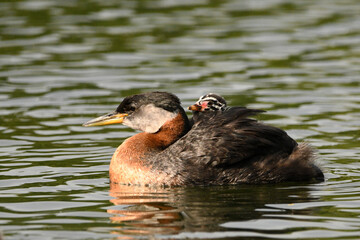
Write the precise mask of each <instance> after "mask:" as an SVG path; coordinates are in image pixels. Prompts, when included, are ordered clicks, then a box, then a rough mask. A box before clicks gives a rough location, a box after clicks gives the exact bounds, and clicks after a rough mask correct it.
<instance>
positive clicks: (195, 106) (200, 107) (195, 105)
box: [188, 103, 202, 112]
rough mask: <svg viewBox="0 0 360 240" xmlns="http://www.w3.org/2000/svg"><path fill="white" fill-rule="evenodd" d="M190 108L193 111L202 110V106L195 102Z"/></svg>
mask: <svg viewBox="0 0 360 240" xmlns="http://www.w3.org/2000/svg"><path fill="white" fill-rule="evenodd" d="M188 109H189V110H191V111H196V112H201V110H202V106H201V105H198V104H196V103H195V104H193V105H191V106H189V107H188Z"/></svg>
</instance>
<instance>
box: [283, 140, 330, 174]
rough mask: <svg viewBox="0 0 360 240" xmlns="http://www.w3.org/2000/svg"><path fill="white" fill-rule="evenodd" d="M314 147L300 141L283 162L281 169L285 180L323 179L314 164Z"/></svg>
mask: <svg viewBox="0 0 360 240" xmlns="http://www.w3.org/2000/svg"><path fill="white" fill-rule="evenodd" d="M315 156H316V154H315V152H314V149H313V148H312V147H311V146H310V145H309V144H306V143H300V144H299V145H298V146H297V147H296V148H295V149H294V151H293V152H292V153H291V154H290V156H289V157H288V159H286V161H285V162H284V168H283V171H284V172H285V173H286V174H285V177H286V178H287V179H286V180H287V181H309V180H315V181H324V174H323V172H322V171H321V170H320V168H319V167H317V166H316V165H315Z"/></svg>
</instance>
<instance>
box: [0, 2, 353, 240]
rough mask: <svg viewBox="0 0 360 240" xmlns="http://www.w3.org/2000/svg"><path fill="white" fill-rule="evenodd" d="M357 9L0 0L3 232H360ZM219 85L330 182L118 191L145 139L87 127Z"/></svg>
mask: <svg viewBox="0 0 360 240" xmlns="http://www.w3.org/2000/svg"><path fill="white" fill-rule="evenodd" d="M359 13H360V4H359V3H358V1H356V0H345V1H344V0H319V1H285V0H266V1H265V0H263V1H252V0H246V1H236V0H228V1H226V0H225V1H211V0H208V1H207V0H194V1H188V0H184V1H174V0H163V1H157V0H154V1H140V0H139V1H115V0H108V1H100V0H78V1H51V0H28V1H25V0H22V1H15V0H12V1H3V0H0V123H1V124H0V171H1V174H0V229H1V231H2V235H3V238H4V239H6V240H8V239H37V240H38V239H40V240H42V239H46V240H47V239H137V238H145V239H147V238H152V239H189V238H190V239H194V238H202V239H224V238H233V239H358V238H359V236H360V218H359V214H360V181H359V175H360V164H359V160H360V157H359V156H360V154H359V153H360V145H359V137H360V134H359V129H360V121H359V119H360V77H359V76H360V67H359V66H360V15H359ZM154 90H162V91H168V92H173V93H175V94H176V95H177V96H179V97H180V99H181V100H182V102H183V106H184V107H186V106H188V105H190V104H192V103H194V101H195V100H197V99H198V97H199V96H201V95H203V94H205V93H208V92H215V93H218V94H221V95H223V96H224V97H225V98H226V99H227V101H228V102H229V105H231V106H236V105H243V106H248V107H252V108H260V109H265V110H266V111H267V113H266V114H262V115H261V116H260V117H259V119H260V120H261V121H263V122H265V123H267V124H271V125H274V126H277V127H280V128H283V129H285V130H286V131H287V132H288V133H289V135H291V136H292V137H293V138H295V139H296V140H298V141H306V142H308V143H310V144H312V145H313V146H314V147H315V148H316V149H317V150H318V154H319V158H318V164H319V165H320V166H321V167H322V168H323V170H324V172H325V176H326V182H324V183H320V184H278V185H266V186H251V185H250V186H248V185H245V186H225V187H196V188H195V187H191V188H190V187H187V188H186V187H183V188H174V189H152V188H139V187H129V186H119V188H117V189H112V190H110V187H109V179H108V166H109V162H110V159H111V156H112V153H113V152H114V151H115V149H116V147H117V146H118V145H119V144H120V143H122V141H124V139H126V138H127V137H129V136H132V135H133V134H134V133H135V132H134V131H133V130H131V129H128V128H126V127H124V126H106V127H103V128H100V127H96V128H84V127H82V126H81V125H82V123H84V122H85V121H87V120H89V119H92V118H94V117H96V116H99V115H101V114H104V113H107V112H110V111H112V110H114V109H115V108H116V106H117V105H118V104H119V103H120V102H121V100H122V99H123V98H124V97H125V96H128V95H131V94H135V93H140V92H146V91H154Z"/></svg>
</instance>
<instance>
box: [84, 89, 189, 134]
mask: <svg viewBox="0 0 360 240" xmlns="http://www.w3.org/2000/svg"><path fill="white" fill-rule="evenodd" d="M180 111H184V110H183V109H182V107H181V106H180V100H179V98H178V97H176V96H175V95H173V94H171V93H167V92H149V93H142V94H136V95H132V96H128V97H126V98H124V100H123V101H122V102H121V103H120V105H119V106H118V107H117V108H116V110H115V111H114V112H112V113H109V114H106V115H104V116H101V117H98V118H95V119H93V120H90V121H88V122H86V123H84V124H83V126H85V127H90V126H100V125H108V124H114V123H122V124H124V125H126V126H128V127H131V128H133V129H137V130H141V131H144V132H148V133H155V132H157V131H159V129H160V128H161V126H162V125H163V124H164V123H165V122H167V121H169V120H171V119H173V118H175V117H176V116H177V115H178V114H179V112H180Z"/></svg>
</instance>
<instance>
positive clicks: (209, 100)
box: [188, 93, 228, 125]
mask: <svg viewBox="0 0 360 240" xmlns="http://www.w3.org/2000/svg"><path fill="white" fill-rule="evenodd" d="M227 108H228V107H227V103H226V101H225V99H224V98H223V97H221V96H219V95H217V94H215V93H208V94H206V95H203V96H201V97H200V98H199V100H198V101H197V102H196V103H195V104H194V105H191V106H190V107H188V109H189V110H191V111H193V117H192V118H191V119H190V123H191V125H194V124H195V123H197V122H199V121H207V120H209V118H212V117H213V116H215V115H217V114H219V113H222V112H223V111H225V110H226V109H227Z"/></svg>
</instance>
